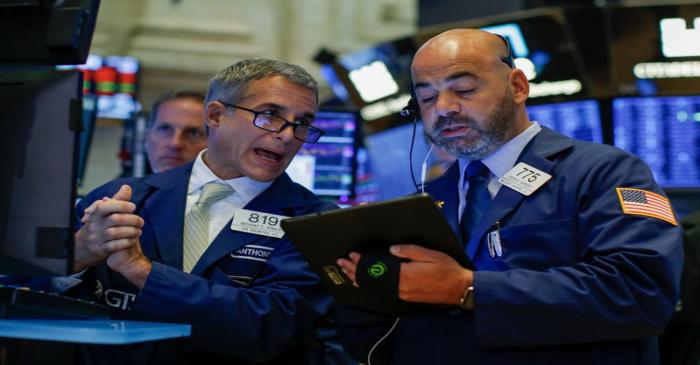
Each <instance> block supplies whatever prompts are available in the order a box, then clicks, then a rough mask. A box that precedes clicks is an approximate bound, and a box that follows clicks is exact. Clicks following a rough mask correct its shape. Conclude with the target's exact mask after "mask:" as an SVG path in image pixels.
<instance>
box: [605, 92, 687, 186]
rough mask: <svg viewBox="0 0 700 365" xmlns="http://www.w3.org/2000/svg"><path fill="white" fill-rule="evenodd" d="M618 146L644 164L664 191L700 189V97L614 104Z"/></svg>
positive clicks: (629, 100) (633, 99) (641, 99)
mask: <svg viewBox="0 0 700 365" xmlns="http://www.w3.org/2000/svg"><path fill="white" fill-rule="evenodd" d="M612 108H613V135H614V143H615V146H617V147H619V148H621V149H623V150H626V151H629V152H631V153H633V154H635V155H637V156H639V158H641V159H642V160H644V161H645V162H646V163H647V164H649V166H650V167H651V169H652V170H653V172H654V177H655V178H656V180H657V181H658V182H659V185H661V186H662V187H663V188H700V96H670V97H630V98H617V99H614V100H613V103H612Z"/></svg>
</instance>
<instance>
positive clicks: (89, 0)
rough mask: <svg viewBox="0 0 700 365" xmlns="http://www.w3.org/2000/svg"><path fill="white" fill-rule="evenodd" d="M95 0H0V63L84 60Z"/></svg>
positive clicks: (45, 63) (88, 44) (88, 46)
mask: <svg viewBox="0 0 700 365" xmlns="http://www.w3.org/2000/svg"><path fill="white" fill-rule="evenodd" d="M99 4H100V1H99V0H62V1H38V0H9V1H8V0H4V1H0V64H5V65H17V66H26V65H65V64H72V65H77V64H81V63H84V62H85V58H86V57H87V55H88V50H89V49H90V42H91V40H92V33H93V31H94V29H95V21H96V19H97V10H98V7H99Z"/></svg>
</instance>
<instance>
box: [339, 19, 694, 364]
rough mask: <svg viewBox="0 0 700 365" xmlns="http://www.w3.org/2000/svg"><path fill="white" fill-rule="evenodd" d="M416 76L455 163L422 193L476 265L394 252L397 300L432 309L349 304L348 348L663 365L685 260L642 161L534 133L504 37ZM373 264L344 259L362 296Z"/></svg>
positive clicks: (454, 54)
mask: <svg viewBox="0 0 700 365" xmlns="http://www.w3.org/2000/svg"><path fill="white" fill-rule="evenodd" d="M411 72H412V77H413V86H414V88H415V95H416V98H417V100H416V102H417V107H418V108H419V109H420V115H421V117H422V120H423V124H424V127H425V131H426V133H427V134H428V136H429V137H430V139H431V140H432V141H433V142H434V143H435V144H436V145H437V146H439V147H441V148H443V149H445V150H446V151H449V152H450V154H452V155H453V156H454V157H456V158H457V159H458V160H457V162H455V163H454V164H453V165H452V166H451V167H450V169H449V170H448V171H447V172H446V173H445V175H444V176H443V177H441V178H440V179H438V180H436V181H435V182H433V183H431V184H430V186H429V187H428V188H427V189H426V190H427V191H428V192H430V193H431V194H432V195H433V196H434V197H435V199H436V200H437V201H440V202H442V203H443V204H440V205H441V206H442V208H441V209H442V212H443V214H444V216H445V218H446V219H447V221H448V222H449V223H450V224H451V226H452V228H453V230H454V232H455V233H456V234H457V235H458V236H459V237H460V238H461V239H462V242H463V244H464V248H465V252H466V253H467V255H468V256H469V257H470V258H471V260H472V262H473V264H474V268H473V269H468V268H465V267H462V266H460V265H459V264H458V263H457V262H456V261H455V260H454V259H452V258H451V257H449V256H447V255H445V254H443V253H441V252H437V251H432V250H428V249H426V248H423V247H421V246H420V242H407V243H406V244H402V245H396V246H392V247H391V248H390V253H391V254H392V255H393V256H394V257H396V260H398V259H400V260H401V263H400V266H398V267H399V269H398V270H399V273H398V275H397V276H398V283H397V284H396V285H397V286H398V289H397V291H398V293H397V295H398V296H399V298H401V299H403V300H405V301H409V302H419V303H429V304H433V305H432V306H430V309H422V310H420V311H417V312H416V313H415V314H413V315H409V316H404V317H401V318H389V317H385V316H380V315H376V314H371V313H367V312H362V311H359V310H355V309H350V308H346V307H339V308H338V313H339V318H338V319H339V322H340V328H341V333H342V336H343V338H344V341H345V346H346V349H347V350H348V351H349V352H350V353H352V354H353V356H355V357H356V358H357V359H358V360H362V361H363V362H366V363H371V364H388V363H396V364H473V365H477V364H488V365H498V364H508V365H513V364H533V365H535V364H536V365H546V364H552V365H554V364H557V365H561V364H654V363H658V350H657V345H656V336H657V335H658V334H659V333H660V332H661V331H662V330H663V328H664V326H665V324H666V323H667V321H668V319H669V317H670V315H671V313H672V312H673V309H674V305H675V304H676V301H677V299H678V290H679V279H680V269H681V267H682V249H681V231H680V229H679V228H678V227H677V222H676V218H675V215H674V213H673V210H672V208H671V206H670V204H669V201H668V198H667V197H666V196H665V194H664V192H663V191H662V190H661V189H660V188H659V187H658V185H657V184H656V182H655V181H654V178H653V177H652V174H651V171H650V169H649V168H648V167H647V165H645V164H644V163H643V162H641V161H640V160H639V159H637V158H636V157H634V156H631V155H629V154H627V153H625V152H623V151H620V150H618V149H615V148H613V147H610V146H605V145H599V144H593V143H587V142H581V141H575V140H572V139H570V138H568V137H565V136H563V135H561V134H559V133H557V132H555V131H553V130H551V129H548V128H546V127H544V126H541V125H539V124H538V123H537V122H534V121H530V120H529V119H528V114H527V111H526V108H525V102H526V100H527V97H528V92H529V85H528V81H527V78H526V77H525V75H524V74H523V72H522V71H521V70H518V69H516V68H514V66H513V62H512V56H511V54H510V50H509V48H508V44H507V42H506V41H505V39H503V38H500V37H498V36H495V35H493V34H490V33H487V32H484V31H479V30H472V29H459V30H452V31H448V32H445V33H442V34H440V35H438V36H436V37H434V38H432V39H431V40H429V41H428V42H427V43H425V44H424V45H423V46H422V47H421V48H420V49H419V50H418V52H417V53H416V55H415V58H414V60H413V64H412V68H411ZM365 256H370V255H369V254H368V255H365ZM362 259H363V256H362V255H361V254H360V253H351V254H350V255H349V257H348V258H344V259H339V260H338V264H339V265H340V266H342V268H343V271H344V272H345V274H346V275H347V276H348V277H349V278H350V279H351V280H353V281H354V282H355V284H356V285H358V284H357V281H358V280H357V279H358V278H359V277H360V276H362V275H366V273H364V272H361V271H358V270H357V267H358V263H360V261H361V260H362ZM360 266H362V265H360ZM360 282H363V281H362V280H360Z"/></svg>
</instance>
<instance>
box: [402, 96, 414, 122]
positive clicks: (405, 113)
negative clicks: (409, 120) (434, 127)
mask: <svg viewBox="0 0 700 365" xmlns="http://www.w3.org/2000/svg"><path fill="white" fill-rule="evenodd" d="M399 114H400V115H401V116H402V117H410V116H414V117H415V116H416V115H417V114H418V102H416V98H415V97H413V96H411V98H410V99H408V104H406V106H405V107H403V109H401V111H400V112H399Z"/></svg>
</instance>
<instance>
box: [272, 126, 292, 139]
mask: <svg viewBox="0 0 700 365" xmlns="http://www.w3.org/2000/svg"><path fill="white" fill-rule="evenodd" d="M275 138H276V139H278V140H280V141H283V142H289V141H292V140H294V125H292V124H291V123H287V124H285V125H284V126H283V127H282V130H280V131H279V132H276V133H275Z"/></svg>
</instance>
